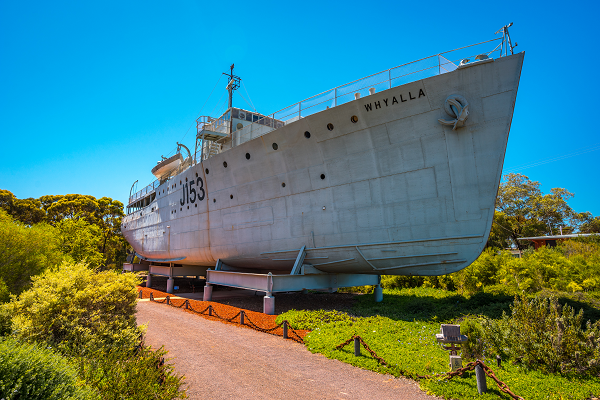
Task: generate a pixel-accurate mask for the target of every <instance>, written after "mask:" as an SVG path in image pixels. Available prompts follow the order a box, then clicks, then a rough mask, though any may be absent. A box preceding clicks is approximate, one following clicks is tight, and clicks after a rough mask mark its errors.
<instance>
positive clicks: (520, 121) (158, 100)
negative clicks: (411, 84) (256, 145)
mask: <svg viewBox="0 0 600 400" xmlns="http://www.w3.org/2000/svg"><path fill="white" fill-rule="evenodd" d="M598 15H599V6H598V3H597V2H592V1H588V2H577V1H573V2H568V3H565V2H558V1H518V2H517V1H505V2H489V1H460V2H452V1H447V0H446V1H443V2H442V1H440V2H434V1H428V2H418V1H411V2H402V1H389V2H377V1H360V2H352V1H345V2H325V1H318V2H317V1H303V2H264V3H256V2H236V1H231V2H210V3H209V2H198V1H185V0H182V1H175V2H164V1H118V2H117V1H102V2H82V1H71V2H65V1H44V2H41V1H26V2H25V1H9V0H1V1H0V83H1V86H0V135H1V139H2V141H1V143H2V147H1V149H2V153H1V154H2V159H1V161H0V188H2V189H8V190H10V191H12V192H13V193H14V194H15V195H16V196H17V197H19V198H25V197H39V196H41V195H45V194H66V193H82V194H91V195H94V196H96V197H101V196H109V197H112V198H115V199H119V200H121V201H123V202H126V200H127V196H128V193H129V188H130V186H131V184H132V183H133V182H134V181H135V180H136V179H139V180H140V187H141V186H142V185H145V184H147V183H150V182H151V181H152V180H153V176H152V175H151V174H150V169H151V168H152V167H153V166H154V165H155V163H156V161H157V160H158V159H160V156H161V155H162V154H164V155H166V154H167V153H169V152H171V151H172V150H173V149H174V147H175V142H176V141H181V140H182V138H184V136H185V138H184V139H183V143H185V144H187V145H189V146H193V138H194V130H195V126H194V124H195V118H196V116H197V115H198V113H199V112H200V111H201V108H202V106H203V104H204V103H205V100H206V98H207V97H208V95H209V94H210V92H211V90H212V89H213V87H214V86H215V83H216V82H217V79H218V78H219V75H220V74H221V72H224V71H227V69H228V67H229V65H230V64H231V63H235V65H236V74H237V75H239V76H241V77H242V78H243V82H244V84H245V87H246V89H247V90H248V92H249V93H250V97H251V99H252V101H253V103H254V105H255V106H256V108H257V109H258V110H259V111H260V112H263V113H272V112H274V111H277V110H279V109H281V108H284V107H286V106H288V105H291V104H292V103H295V102H297V101H300V100H302V99H304V98H306V97H310V96H312V95H314V94H317V93H320V92H322V91H324V90H327V89H330V88H332V87H335V86H338V85H341V84H344V83H346V82H349V81H352V80H354V79H357V78H360V77H362V76H366V75H369V74H371V73H374V72H378V71H381V70H384V69H387V68H390V67H393V66H396V65H400V64H403V63H405V62H409V61H412V60H414V59H417V58H421V57H425V56H429V55H432V54H436V53H438V52H441V51H445V50H450V49H453V48H456V47H460V46H464V45H468V44H472V43H476V42H479V41H483V40H487V39H491V38H493V37H494V32H495V31H496V30H497V29H499V28H500V27H502V26H503V25H505V24H507V23H509V22H514V26H513V27H512V28H511V36H512V38H513V41H516V42H518V44H519V46H518V47H517V50H519V51H522V50H524V51H526V57H525V65H524V68H523V74H522V77H521V85H520V88H519V95H518V98H517V104H516V109H515V114H514V119H513V125H512V130H511V134H510V139H509V143H508V150H507V154H506V161H505V166H504V170H505V172H513V171H516V172H521V173H523V174H526V175H528V176H529V177H530V178H531V179H533V180H537V181H540V182H541V183H542V190H544V191H545V192H547V191H549V190H550V189H551V188H552V187H565V188H567V189H568V190H570V191H572V192H574V193H575V198H574V199H573V200H571V202H570V204H571V205H572V206H573V208H575V210H577V211H590V212H592V213H593V214H594V215H600V201H599V200H598V198H599V197H600V184H599V182H598V181H599V178H598V177H599V173H598V172H599V168H598V167H599V162H598V161H599V160H600V135H599V128H598V121H597V116H598V107H599V96H598V94H599V91H600V84H599V79H598V72H597V66H598V65H600V62H599V61H600V60H599V52H598V51H597V49H596V48H595V43H596V41H597V40H594V39H595V37H596V36H597V32H596V29H595V28H596V26H597V17H598ZM224 86H225V85H224V81H223V80H221V82H220V84H219V86H218V87H217V89H216V91H215V93H216V96H215V95H213V97H212V100H211V101H210V102H209V103H208V104H207V105H206V107H205V108H204V110H202V111H203V112H202V114H209V113H210V112H211V111H212V110H213V108H214V107H215V105H216V103H217V100H219V98H220V97H221V94H222V93H223V91H224ZM241 93H242V94H243V95H244V97H247V96H246V93H245V92H244V91H243V89H242V91H241ZM223 99H224V98H223ZM235 102H236V104H238V105H240V106H245V104H244V103H243V100H242V99H241V98H240V97H237V98H236V99H235ZM186 132H187V135H186ZM594 149H596V150H594ZM590 150H591V151H590ZM577 153H579V154H578V155H576V156H571V157H567V158H562V159H559V160H558V161H554V162H547V163H542V164H541V165H537V166H531V165H533V164H536V163H538V162H540V161H549V160H552V159H555V158H560V157H563V156H569V155H571V154H577ZM522 166H529V167H528V168H525V169H518V167H522Z"/></svg>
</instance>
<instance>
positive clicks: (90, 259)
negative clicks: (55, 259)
mask: <svg viewBox="0 0 600 400" xmlns="http://www.w3.org/2000/svg"><path fill="white" fill-rule="evenodd" d="M56 230H57V236H58V241H59V246H60V248H61V250H62V251H63V252H64V253H65V254H68V255H69V256H70V257H71V259H73V261H75V262H85V263H87V264H88V265H89V266H90V267H91V268H93V269H98V268H100V267H101V266H102V264H103V261H104V258H103V255H102V253H100V251H99V249H100V242H101V240H102V238H101V230H100V228H99V227H98V226H97V225H92V224H89V223H88V222H87V221H85V220H84V219H63V220H61V221H60V222H58V223H57V224H56Z"/></svg>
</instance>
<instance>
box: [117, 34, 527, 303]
mask: <svg viewBox="0 0 600 400" xmlns="http://www.w3.org/2000/svg"><path fill="white" fill-rule="evenodd" d="M496 44H497V43H494V42H492V41H490V42H485V43H483V44H479V45H474V46H473V47H470V46H469V47H466V48H463V49H460V50H461V51H462V52H463V54H464V52H465V51H471V52H472V54H473V55H472V56H470V57H462V56H461V57H460V59H453V58H450V57H449V55H448V54H438V55H435V56H433V57H428V58H426V59H423V60H419V61H417V62H413V63H409V64H405V65H403V66H400V67H396V68H393V69H390V70H386V71H383V72H381V73H378V74H375V75H372V76H370V77H367V78H363V79H361V80H359V81H356V82H352V83H350V84H347V85H344V86H342V87H338V88H335V89H332V90H330V91H327V92H324V93H321V94H320V95H317V96H314V97H313V98H310V99H308V100H305V101H303V102H300V103H297V104H295V105H293V106H290V107H288V108H286V109H284V110H282V111H280V112H278V113H274V114H270V115H262V114H260V113H257V112H254V111H249V110H244V109H241V108H236V107H233V106H232V104H231V103H230V104H229V108H228V109H227V111H226V112H225V113H224V114H223V115H221V116H220V117H219V118H210V117H200V118H199V119H198V124H197V136H196V145H195V148H194V152H193V153H192V152H191V151H189V150H187V148H185V146H183V145H181V146H180V149H182V150H185V152H183V154H182V151H181V150H180V151H179V152H178V153H177V154H176V155H175V156H173V157H170V158H168V159H165V160H163V161H161V162H160V163H159V165H158V166H157V167H159V168H157V167H155V169H161V165H162V166H163V167H164V166H165V165H167V166H170V168H167V167H165V168H162V174H160V175H157V176H158V179H157V181H155V182H154V183H153V184H151V185H149V186H148V187H146V188H144V189H142V190H141V191H139V192H138V193H136V194H134V195H132V196H130V202H129V206H128V215H127V216H126V217H125V218H124V220H123V225H122V230H123V233H124V235H125V237H126V239H127V240H128V241H129V243H131V245H132V246H133V248H134V249H135V251H136V253H137V254H138V255H139V256H140V257H141V258H143V259H145V260H147V262H148V263H151V264H153V265H155V266H156V267H157V268H158V267H160V266H161V265H162V266H166V265H169V267H168V271H169V276H173V275H174V273H173V270H174V269H177V268H179V272H178V273H177V274H175V275H199V274H200V272H199V271H200V270H201V269H202V268H209V267H210V268H213V269H214V268H215V266H217V268H216V269H217V270H218V271H209V274H211V273H212V275H213V279H209V281H211V282H213V283H223V284H227V283H226V282H218V281H219V279H225V278H227V279H229V277H230V276H229V275H227V276H225V275H223V274H221V275H219V276H217V275H218V274H217V273H218V272H219V273H221V272H223V271H229V272H231V271H246V272H248V273H256V274H260V273H266V272H272V273H275V274H289V273H290V272H291V274H292V275H294V274H305V273H308V272H309V271H312V272H311V273H313V274H315V275H326V274H337V276H339V275H340V274H342V275H343V274H350V275H352V276H356V275H360V274H365V276H371V277H373V276H378V275H382V274H398V275H442V274H447V273H451V272H454V271H458V270H460V269H462V268H464V267H466V266H468V265H469V264H470V263H472V262H473V261H474V260H475V259H476V258H477V257H478V256H479V254H480V253H481V251H482V249H483V247H484V246H485V243H486V241H487V237H488V235H489V232H490V229H491V224H492V219H493V215H494V204H495V199H496V194H497V190H498V185H499V182H500V177H501V171H502V165H503V161H504V154H505V149H506V144H507V139H508V133H509V129H510V125H511V121H512V115H513V109H514V104H515V100H516V94H517V88H518V84H519V78H520V73H521V67H522V63H523V58H524V53H519V54H509V51H508V49H507V44H508V42H507V41H506V40H505V39H503V40H502V42H501V45H502V46H503V48H504V54H503V56H502V57H496V58H490V57H489V54H492V53H493V52H490V53H486V52H481V46H488V47H489V46H490V45H492V48H493V46H495V45H496ZM478 46H479V47H478ZM509 49H510V52H511V53H512V47H510V48H509ZM451 60H455V61H451ZM230 78H231V79H230V81H229V84H228V90H229V91H230V94H231V91H232V88H233V87H234V86H235V84H236V80H235V78H237V77H235V76H234V75H233V69H232V70H231V74H230ZM238 84H239V83H238ZM163 268H164V267H163ZM156 271H158V269H156ZM165 274H166V272H165ZM248 275H252V274H248ZM223 276H225V278H222V277H223ZM236 276H239V275H236ZM257 276H258V275H257ZM231 279H233V278H231ZM248 279H250V278H248ZM271 279H272V278H271ZM319 279H324V278H323V277H321V278H319ZM356 282H358V281H356ZM230 283H231V285H230V286H240V287H250V286H249V285H248V284H247V283H244V284H239V285H236V284H234V283H232V282H230ZM345 283H348V282H345ZM361 284H364V283H361ZM271 285H273V283H272V281H271ZM330 286H333V287H335V286H336V285H335V283H334V284H331V285H330ZM338 286H349V285H344V284H339V285H338ZM307 288H308V287H307ZM267 289H268V288H267ZM267 289H265V291H266V292H268V293H269V294H270V292H271V291H269V290H267ZM271 289H272V287H271ZM273 291H275V290H273Z"/></svg>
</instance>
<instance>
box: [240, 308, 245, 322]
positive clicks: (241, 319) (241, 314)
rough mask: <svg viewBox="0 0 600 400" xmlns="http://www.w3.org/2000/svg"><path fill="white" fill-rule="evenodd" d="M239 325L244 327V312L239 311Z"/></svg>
mask: <svg viewBox="0 0 600 400" xmlns="http://www.w3.org/2000/svg"><path fill="white" fill-rule="evenodd" d="M240 325H244V311H240Z"/></svg>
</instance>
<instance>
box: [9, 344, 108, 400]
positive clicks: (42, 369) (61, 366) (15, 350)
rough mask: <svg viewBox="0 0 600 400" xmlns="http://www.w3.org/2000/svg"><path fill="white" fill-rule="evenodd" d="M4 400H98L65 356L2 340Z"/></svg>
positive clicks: (34, 346) (38, 347)
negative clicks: (81, 380)
mask: <svg viewBox="0 0 600 400" xmlns="http://www.w3.org/2000/svg"><path fill="white" fill-rule="evenodd" d="M0 397H1V398H3V399H6V400H13V399H15V400H16V399H27V400H36V399H40V400H55V399H56V400H58V399H98V398H99V396H98V395H97V394H96V393H95V392H94V391H93V390H92V389H90V388H89V387H88V386H86V385H85V384H83V383H81V382H80V381H79V379H78V377H77V369H76V368H74V367H73V366H72V365H70V364H69V362H68V361H67V360H66V359H65V358H64V357H62V356H60V355H58V354H55V353H54V352H53V351H51V350H49V349H44V348H42V347H40V346H38V345H31V344H23V343H19V342H17V341H16V340H14V339H0Z"/></svg>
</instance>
